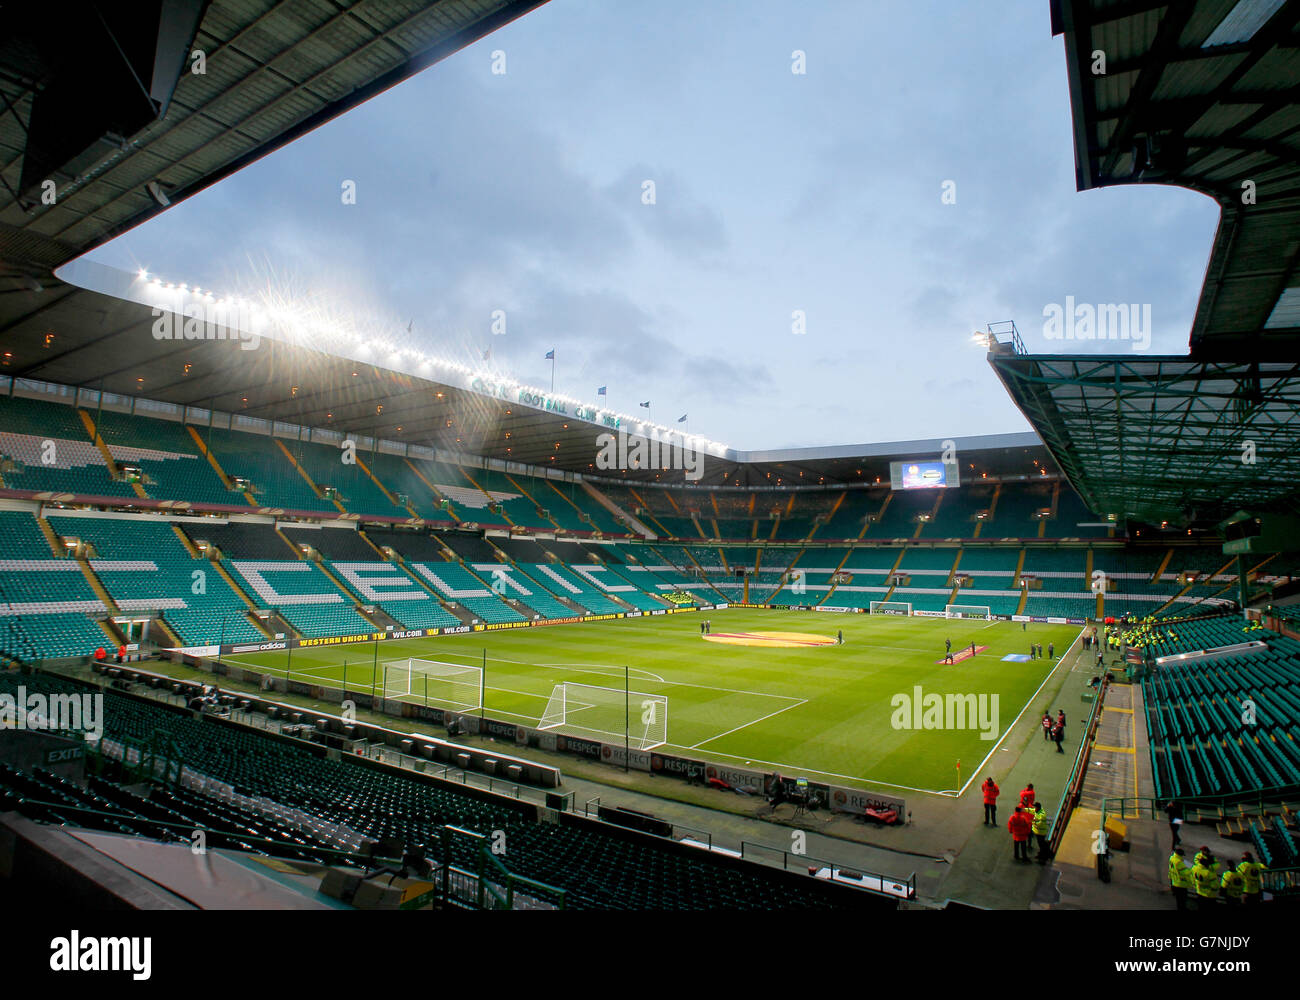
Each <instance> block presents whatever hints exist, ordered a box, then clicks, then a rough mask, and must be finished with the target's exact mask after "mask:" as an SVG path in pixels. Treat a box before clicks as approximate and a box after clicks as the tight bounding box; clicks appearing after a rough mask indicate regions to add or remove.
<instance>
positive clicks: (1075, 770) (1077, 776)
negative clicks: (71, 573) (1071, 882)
mask: <svg viewBox="0 0 1300 1000" xmlns="http://www.w3.org/2000/svg"><path fill="white" fill-rule="evenodd" d="M1109 690H1110V682H1109V681H1108V680H1106V679H1105V677H1104V676H1103V677H1102V682H1101V687H1100V689H1099V690H1098V691H1097V698H1096V700H1095V701H1094V702H1093V703H1092V711H1091V712H1089V713H1088V724H1087V726H1086V727H1085V728H1084V734H1083V739H1081V740H1080V741H1079V749H1078V750H1077V751H1075V754H1074V764H1073V766H1072V767H1071V769H1070V777H1069V778H1068V779H1066V782H1065V789H1064V790H1063V791H1062V792H1061V798H1060V800H1059V801H1058V802H1057V803H1056V811H1055V812H1054V813H1053V814H1052V828H1051V830H1050V831H1049V832H1048V834H1047V851H1048V854H1055V853H1056V849H1057V848H1058V847H1059V846H1060V844H1061V838H1062V837H1063V836H1065V826H1066V823H1067V821H1068V820H1069V817H1070V814H1071V813H1072V812H1073V811H1074V806H1075V803H1077V802H1078V801H1079V793H1080V791H1081V790H1082V788H1083V779H1084V777H1085V775H1086V774H1087V767H1088V757H1089V756H1090V753H1091V749H1092V744H1093V741H1094V740H1095V739H1096V736H1097V727H1098V726H1099V725H1100V724H1101V713H1102V707H1103V704H1104V702H1105V701H1106V692H1107V691H1109Z"/></svg>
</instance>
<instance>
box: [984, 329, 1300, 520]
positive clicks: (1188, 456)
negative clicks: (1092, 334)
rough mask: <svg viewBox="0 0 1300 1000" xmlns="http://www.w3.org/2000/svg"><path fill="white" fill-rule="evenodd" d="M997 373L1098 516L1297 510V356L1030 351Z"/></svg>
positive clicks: (999, 356)
mask: <svg viewBox="0 0 1300 1000" xmlns="http://www.w3.org/2000/svg"><path fill="white" fill-rule="evenodd" d="M989 359H990V362H991V364H992V365H993V369H994V371H996V372H997V374H998V377H999V378H1001V379H1002V383H1003V385H1005V386H1006V388H1007V391H1008V392H1009V393H1010V394H1011V398H1012V399H1013V400H1014V401H1015V403H1016V405H1017V406H1019V407H1020V409H1021V411H1022V412H1023V413H1024V414H1025V415H1026V416H1027V417H1029V419H1030V421H1031V422H1032V423H1033V424H1034V426H1035V427H1037V428H1038V429H1039V432H1040V434H1041V435H1042V437H1043V442H1044V444H1045V445H1046V446H1047V450H1048V452H1049V453H1050V454H1051V456H1052V458H1053V459H1055V461H1056V463H1057V464H1058V465H1059V466H1060V468H1061V470H1062V471H1063V472H1064V473H1065V475H1066V476H1067V477H1068V478H1069V480H1070V482H1071V483H1072V484H1073V486H1074V488H1075V489H1076V490H1077V491H1078V493H1079V495H1080V496H1081V497H1082V498H1083V501H1084V502H1085V503H1086V504H1087V505H1088V506H1089V507H1090V508H1092V510H1094V511H1096V512H1097V513H1099V514H1116V515H1118V516H1119V517H1120V518H1123V519H1135V520H1139V521H1145V522H1147V523H1149V524H1160V523H1161V522H1164V521H1168V522H1170V524H1171V526H1178V527H1183V526H1190V525H1192V524H1194V523H1195V524H1198V525H1201V526H1204V525H1206V524H1213V523H1217V522H1218V521H1220V520H1222V519H1223V518H1224V517H1226V516H1227V515H1229V514H1232V513H1234V512H1235V511H1237V510H1239V509H1246V510H1250V511H1252V512H1256V511H1279V512H1293V513H1300V450H1298V449H1297V444H1298V443H1300V442H1298V441H1297V433H1296V428H1297V415H1298V414H1300V360H1296V361H1291V362H1253V361H1252V362H1229V361H1199V360H1195V359H1191V358H1180V357H1143V356H1140V355H1138V354H1134V355H1133V356H1132V357H1128V358H1113V357H1091V356H1086V355H1082V356H1081V355H1026V354H1023V353H1020V352H1017V351H1016V350H1015V349H1014V347H1013V346H1012V344H1011V343H998V344H996V345H994V347H993V350H992V351H991V353H990V355H989Z"/></svg>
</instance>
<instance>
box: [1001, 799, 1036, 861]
mask: <svg viewBox="0 0 1300 1000" xmlns="http://www.w3.org/2000/svg"><path fill="white" fill-rule="evenodd" d="M1007 829H1008V830H1010V831H1011V845H1012V847H1013V848H1014V849H1015V852H1016V860H1017V861H1024V862H1026V863H1028V861H1029V832H1030V830H1032V829H1033V824H1032V823H1031V822H1030V821H1029V817H1028V816H1026V815H1025V811H1024V810H1023V809H1021V808H1020V807H1019V806H1016V811H1015V812H1014V813H1012V814H1011V818H1010V819H1009V820H1007Z"/></svg>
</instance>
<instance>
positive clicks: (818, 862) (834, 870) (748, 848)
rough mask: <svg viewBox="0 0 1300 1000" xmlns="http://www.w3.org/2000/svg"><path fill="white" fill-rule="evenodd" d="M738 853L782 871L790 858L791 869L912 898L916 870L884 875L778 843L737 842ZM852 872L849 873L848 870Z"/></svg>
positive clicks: (785, 868) (870, 889)
mask: <svg viewBox="0 0 1300 1000" xmlns="http://www.w3.org/2000/svg"><path fill="white" fill-rule="evenodd" d="M740 856H741V857H742V858H744V859H745V860H746V861H754V862H757V863H759V864H764V865H767V866H769V867H772V868H776V867H778V859H779V867H780V868H781V869H782V870H783V871H791V870H792V869H791V867H790V865H791V862H793V863H794V866H795V869H801V868H807V869H808V870H809V871H810V872H813V873H815V872H817V871H825V872H826V875H825V876H823V877H826V878H829V879H830V880H831V881H833V882H837V883H844V884H852V885H857V886H859V887H860V888H863V889H866V890H868V891H871V892H876V893H883V894H885V895H889V896H897V897H899V898H901V899H915V898H916V872H912V873H910V874H909V875H908V876H907V877H906V878H902V877H900V876H897V875H885V874H883V873H881V872H873V871H868V870H867V869H865V868H851V867H849V866H847V865H841V864H839V863H838V862H835V861H827V860H825V859H824V858H817V857H814V856H813V855H811V854H800V853H797V852H795V851H791V850H787V849H784V848H780V847H768V846H767V845H766V844H755V843H753V842H752V841H748V840H742V841H741V842H740ZM849 873H852V874H849Z"/></svg>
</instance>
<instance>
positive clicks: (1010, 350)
mask: <svg viewBox="0 0 1300 1000" xmlns="http://www.w3.org/2000/svg"><path fill="white" fill-rule="evenodd" d="M1298 22H1300V2H1297V0H1287V2H1283V0H1195V2H1186V3H1151V2H1140V0H1137V2H1123V0H1121V2H1116V0H1053V3H1052V30H1053V33H1054V34H1064V36H1065V53H1066V65H1067V71H1068V76H1069V84H1070V104H1071V109H1072V113H1073V118H1074V146H1075V166H1076V175H1077V176H1076V180H1077V184H1078V188H1079V190H1081V191H1082V190H1086V189H1089V188H1097V187H1106V186H1110V185H1113V184H1173V185H1179V186H1182V187H1187V188H1191V189H1192V190H1195V191H1200V192H1201V193H1203V194H1206V195H1208V196H1210V197H1212V198H1214V199H1215V200H1216V201H1218V203H1219V204H1220V206H1221V207H1222V216H1221V219H1220V224H1219V230H1218V233H1217V234H1216V236H1215V240H1214V246H1213V249H1212V251H1211V254H1210V262H1209V267H1208V270H1207V273H1206V277H1205V284H1204V286H1203V288H1202V291H1201V299H1200V303H1199V305H1198V307H1197V311H1196V318H1195V320H1194V322H1193V325H1192V330H1191V337H1190V349H1191V350H1190V354H1189V356H1188V357H1145V356H1143V355H1141V354H1140V353H1137V352H1135V353H1132V354H1129V355H1123V356H1101V355H1038V356H1030V355H1028V354H1026V352H1025V350H1024V345H1023V344H1022V343H1021V341H1020V338H1019V336H1018V335H1016V334H1015V333H1014V330H1012V331H1011V333H1010V335H1009V336H1003V335H998V336H996V337H994V338H993V339H992V340H991V342H990V345H989V347H990V350H989V362H990V364H991V365H992V366H993V368H994V370H995V371H996V372H997V374H998V377H999V378H1000V379H1001V380H1002V382H1003V384H1004V385H1005V386H1006V388H1007V391H1008V392H1010V394H1011V397H1012V399H1013V400H1014V401H1015V403H1016V405H1017V406H1019V407H1020V410H1021V412H1023V413H1024V414H1025V416H1026V417H1028V418H1029V421H1030V423H1031V424H1033V426H1034V428H1035V430H1037V431H1038V433H1039V435H1040V436H1041V437H1042V438H1043V441H1044V443H1045V445H1046V446H1047V450H1048V451H1049V452H1050V453H1051V455H1052V457H1053V459H1055V461H1056V463H1057V464H1058V465H1059V466H1060V467H1061V469H1062V471H1063V472H1064V473H1065V474H1066V476H1067V477H1068V478H1069V480H1070V482H1071V484H1072V485H1073V486H1074V488H1075V489H1076V490H1077V491H1078V493H1079V495H1080V496H1081V497H1082V498H1083V500H1084V502H1085V503H1087V504H1088V505H1089V506H1090V507H1092V509H1093V510H1094V511H1096V512H1098V513H1100V514H1115V515H1118V516H1119V517H1121V518H1126V519H1135V520H1140V521H1145V522H1148V523H1152V524H1161V523H1162V522H1166V521H1167V522H1169V523H1170V524H1171V525H1179V526H1182V525H1190V524H1193V523H1196V524H1199V525H1202V526H1204V525H1205V524H1207V523H1208V524H1213V523H1217V522H1218V521H1220V520H1221V519H1223V518H1224V517H1226V516H1228V515H1230V514H1232V513H1235V512H1236V511H1237V510H1240V509H1247V510H1249V511H1251V512H1252V513H1255V512H1268V511H1275V512H1295V511H1297V510H1300V274H1298V273H1297V261H1298V260H1300V163H1298V162H1297V156H1298V154H1300V108H1298V107H1297V105H1296V98H1297V95H1298V94H1300V86H1298V85H1297V80H1300V25H1298ZM1117 263H1118V264H1122V262H1117Z"/></svg>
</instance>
